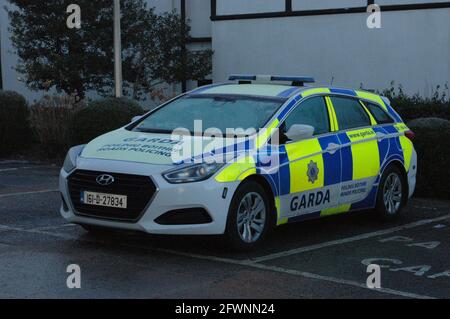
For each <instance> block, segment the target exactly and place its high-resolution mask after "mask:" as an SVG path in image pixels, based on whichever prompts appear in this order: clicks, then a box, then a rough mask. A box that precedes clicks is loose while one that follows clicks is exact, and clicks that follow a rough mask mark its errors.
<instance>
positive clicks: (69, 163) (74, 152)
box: [63, 145, 85, 173]
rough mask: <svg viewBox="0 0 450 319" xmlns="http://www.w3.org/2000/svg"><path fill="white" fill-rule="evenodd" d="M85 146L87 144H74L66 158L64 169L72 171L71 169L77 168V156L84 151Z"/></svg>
mask: <svg viewBox="0 0 450 319" xmlns="http://www.w3.org/2000/svg"><path fill="white" fill-rule="evenodd" d="M84 146H85V145H78V146H74V147H72V148H71V149H70V150H69V151H68V152H67V155H66V159H65V160H64V165H63V169H64V170H65V171H66V172H67V173H70V172H71V171H73V170H74V169H75V167H76V166H77V164H76V163H77V157H78V156H79V155H80V154H81V152H82V151H83V148H84Z"/></svg>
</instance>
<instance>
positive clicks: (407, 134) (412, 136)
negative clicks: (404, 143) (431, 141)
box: [405, 131, 416, 141]
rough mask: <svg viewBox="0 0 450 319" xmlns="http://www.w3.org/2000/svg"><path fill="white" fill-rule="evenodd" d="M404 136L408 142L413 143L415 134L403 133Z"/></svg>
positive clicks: (411, 132)
mask: <svg viewBox="0 0 450 319" xmlns="http://www.w3.org/2000/svg"><path fill="white" fill-rule="evenodd" d="M405 136H406V137H407V138H408V139H409V140H410V141H413V140H414V137H415V136H416V134H414V132H413V131H406V132H405Z"/></svg>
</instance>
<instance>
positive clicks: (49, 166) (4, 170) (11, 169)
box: [0, 165, 57, 173]
mask: <svg viewBox="0 0 450 319" xmlns="http://www.w3.org/2000/svg"><path fill="white" fill-rule="evenodd" d="M55 167H57V166H56V165H36V166H23V167H11V168H2V169H0V173H3V172H14V171H18V170H21V169H35V168H55Z"/></svg>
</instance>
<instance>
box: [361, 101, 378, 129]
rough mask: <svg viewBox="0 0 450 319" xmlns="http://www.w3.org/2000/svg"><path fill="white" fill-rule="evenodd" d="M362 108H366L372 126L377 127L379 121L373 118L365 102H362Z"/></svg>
mask: <svg viewBox="0 0 450 319" xmlns="http://www.w3.org/2000/svg"><path fill="white" fill-rule="evenodd" d="M360 103H361V105H362V107H363V108H364V110H365V111H366V113H367V115H369V118H370V124H371V125H377V124H378V123H377V121H376V120H375V119H374V117H373V116H372V113H370V112H369V110H368V109H367V107H366V106H365V105H364V103H363V102H360Z"/></svg>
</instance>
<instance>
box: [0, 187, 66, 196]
mask: <svg viewBox="0 0 450 319" xmlns="http://www.w3.org/2000/svg"><path fill="white" fill-rule="evenodd" d="M55 192H59V190H58V189H44V190H41V191H32V192H19V193H6V194H0V198H5V197H12V196H23V195H32V194H43V193H55Z"/></svg>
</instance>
